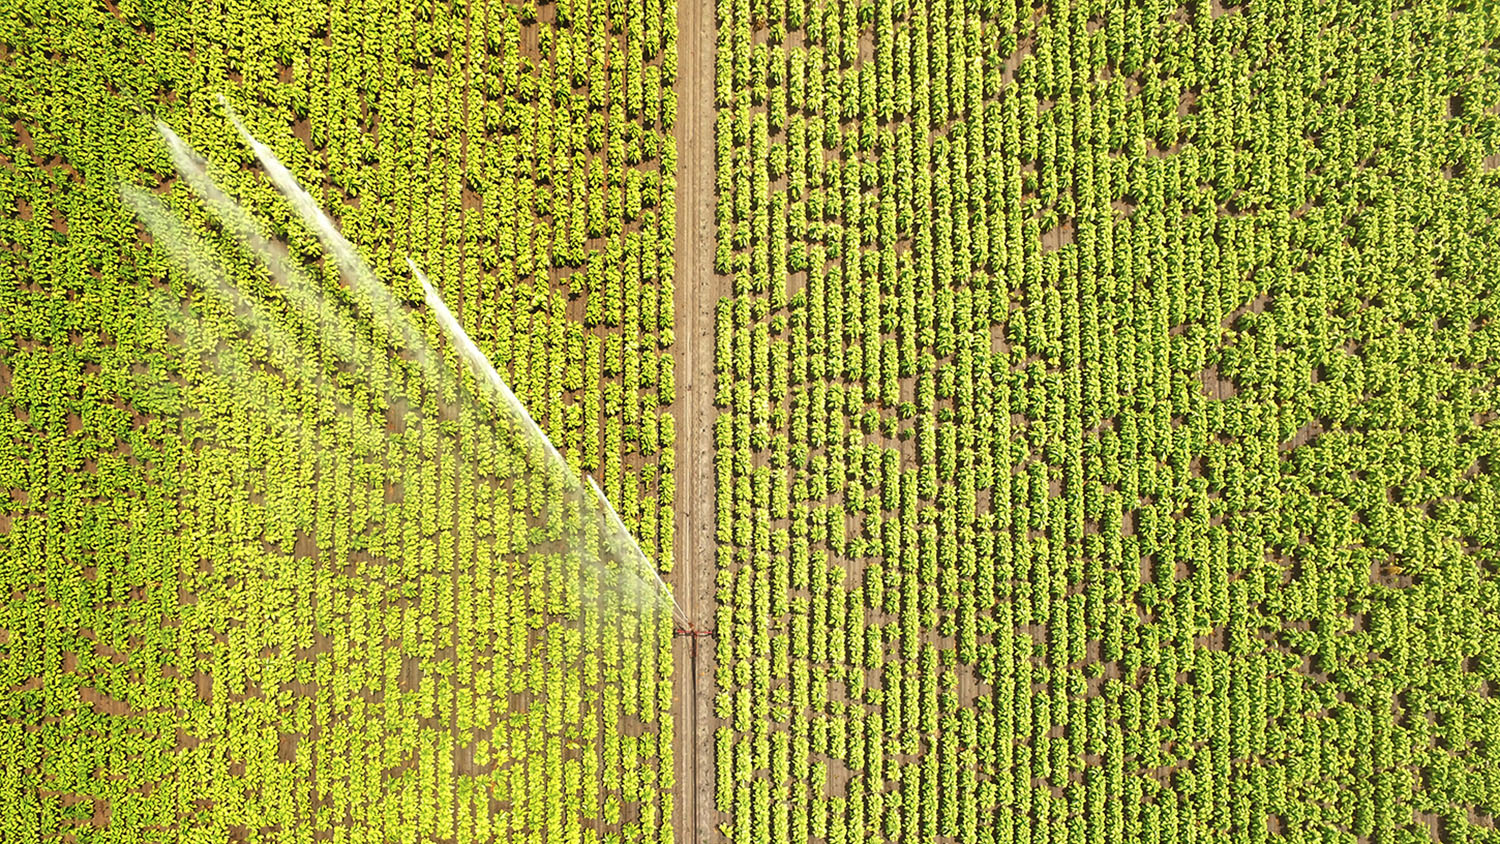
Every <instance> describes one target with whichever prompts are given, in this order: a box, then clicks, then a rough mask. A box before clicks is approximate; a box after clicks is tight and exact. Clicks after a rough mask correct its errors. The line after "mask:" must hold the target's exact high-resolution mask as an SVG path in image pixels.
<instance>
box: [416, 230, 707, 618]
mask: <svg viewBox="0 0 1500 844" xmlns="http://www.w3.org/2000/svg"><path fill="white" fill-rule="evenodd" d="M406 263H407V265H408V266H409V267H411V271H412V273H413V274H414V275H415V276H416V277H417V280H418V281H420V282H421V283H422V290H423V293H424V294H425V296H426V301H427V305H428V307H430V308H432V312H433V314H434V316H436V317H437V321H438V324H439V325H441V326H442V327H443V330H444V331H445V332H446V333H447V334H448V337H449V339H450V340H451V341H452V342H453V345H454V346H456V347H457V348H458V350H459V352H460V353H461V354H462V355H463V357H464V360H466V361H467V362H468V364H469V366H470V367H472V368H473V370H474V374H475V376H476V377H477V378H478V379H479V381H480V383H481V384H484V385H485V386H487V387H488V388H489V389H490V390H491V391H493V393H494V394H495V395H496V396H498V397H499V399H500V402H501V404H502V405H503V406H504V407H505V409H506V411H507V412H509V413H510V414H511V416H512V417H513V418H514V420H515V421H516V422H517V423H518V424H520V425H521V427H522V430H524V431H525V432H526V434H527V436H528V437H531V438H533V439H534V440H536V441H539V442H541V443H542V445H543V447H544V448H545V449H546V453H547V459H548V460H549V462H550V463H551V464H552V466H553V467H554V468H559V469H561V471H562V473H563V477H564V478H566V480H567V483H568V485H569V488H570V490H571V489H574V488H576V487H577V486H578V477H577V476H576V475H574V474H573V470H572V468H571V467H569V466H568V464H567V461H566V460H565V459H564V458H563V456H562V455H561V454H560V453H558V451H557V449H556V448H555V447H554V446H553V445H552V440H551V438H549V437H548V436H547V434H546V432H545V431H543V430H542V427H541V426H540V425H538V424H537V423H536V420H534V419H532V418H531V414H530V413H528V412H527V410H526V406H525V405H523V404H521V401H520V399H517V398H516V394H515V393H513V392H511V389H510V387H508V386H507V385H506V383H505V380H504V379H503V378H501V377H500V373H499V372H498V371H497V370H496V369H495V366H494V364H492V363H490V359H489V358H488V357H486V356H485V354H484V352H482V351H480V350H479V347H478V346H476V345H474V341H473V340H471V339H469V335H468V333H467V332H465V331H464V329H463V326H461V325H459V324H458V320H456V319H454V318H453V314H452V313H451V312H450V311H449V310H448V306H447V305H446V304H444V302H443V298H442V297H441V296H439V295H438V293H437V290H435V289H434V288H433V286H432V284H431V283H430V282H428V281H427V276H426V275H425V274H424V273H423V272H422V270H421V268H419V267H418V266H417V265H416V262H414V261H412V260H411V259H410V258H407V259H406ZM589 484H590V485H591V486H592V487H593V490H594V494H595V496H596V497H597V498H598V500H599V503H600V504H601V505H602V510H603V512H604V513H606V514H607V515H608V517H609V522H608V524H609V527H610V528H611V529H612V533H613V535H614V537H615V539H616V541H617V542H618V543H619V544H621V545H622V546H624V547H623V553H621V555H620V556H621V558H622V561H624V562H626V565H627V566H628V567H629V569H630V572H631V575H632V576H633V577H634V578H635V579H636V581H637V582H638V583H639V584H640V585H641V586H644V587H646V588H647V589H651V590H653V592H654V594H655V596H656V597H657V599H658V600H665V601H667V602H669V603H671V605H672V617H673V619H674V620H675V621H676V622H677V624H678V626H680V627H682V628H683V629H687V628H689V627H691V623H690V621H689V619H688V617H687V614H686V613H684V612H683V611H682V607H681V606H679V605H678V603H677V599H676V598H673V597H672V591H671V590H670V589H668V588H667V584H666V582H665V581H663V580H662V579H661V575H660V574H658V573H657V571H656V567H655V566H654V565H652V564H651V560H650V558H648V557H647V556H646V552H645V551H643V550H641V546H640V544H639V543H638V542H636V541H635V537H634V536H633V535H632V534H631V533H630V531H629V530H626V528H625V523H624V522H623V521H622V520H621V519H620V514H619V513H617V512H615V508H614V507H613V506H611V505H610V503H609V499H608V498H606V497H605V495H604V491H603V490H601V489H600V488H599V484H598V483H596V482H595V481H594V479H593V478H592V477H590V478H589ZM647 574H649V575H650V577H651V580H647V579H646V575H647ZM653 581H654V582H653Z"/></svg>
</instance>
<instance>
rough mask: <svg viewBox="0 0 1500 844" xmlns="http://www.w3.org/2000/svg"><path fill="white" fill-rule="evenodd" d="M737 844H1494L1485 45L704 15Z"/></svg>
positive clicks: (1301, 29)
mask: <svg viewBox="0 0 1500 844" xmlns="http://www.w3.org/2000/svg"><path fill="white" fill-rule="evenodd" d="M717 10H718V23H719V29H718V45H717V46H718V55H717V61H716V65H715V68H716V76H715V104H716V106H717V108H718V111H717V114H716V119H717V125H716V131H715V142H716V145H717V146H716V150H715V161H716V169H715V176H716V179H717V182H716V187H717V191H716V201H717V210H716V222H717V231H718V240H717V253H716V255H715V258H714V260H715V269H716V270H717V271H718V272H720V273H725V274H728V275H730V276H732V284H733V290H732V295H731V296H729V297H726V298H725V299H724V300H722V301H720V302H719V305H718V310H717V311H716V314H715V338H716V339H715V355H714V362H715V372H716V376H717V379H716V382H715V389H716V401H717V403H718V405H719V406H720V407H721V408H722V412H721V414H720V415H719V417H718V419H717V423H716V426H715V428H714V439H715V446H716V450H715V464H714V471H715V478H716V481H715V485H714V488H715V491H716V494H717V498H716V504H717V507H716V522H715V530H716V537H717V542H718V559H717V567H718V574H717V578H718V579H717V587H718V599H717V616H716V628H717V631H718V637H717V641H716V656H717V667H716V671H717V681H716V685H717V695H716V698H715V715H716V717H717V719H718V724H719V726H717V735H716V737H715V748H716V750H715V755H714V759H715V769H714V770H715V784H716V787H715V791H714V794H715V803H716V809H717V811H718V812H719V813H721V814H720V816H719V823H721V824H722V825H723V829H724V831H725V833H726V836H727V838H728V839H729V840H732V841H742V842H761V843H763V842H777V841H804V840H810V839H811V840H822V841H827V842H846V841H848V842H852V841H872V840H879V841H962V842H973V841H984V842H991V841H993V842H1006V844H1011V842H1020V843H1022V844H1042V842H1070V844H1071V842H1118V841H1150V842H1157V841H1170V842H1178V841H1211V840H1212V841H1264V840H1277V839H1281V838H1284V839H1287V840H1292V841H1324V842H1328V841H1348V842H1351V844H1353V842H1396V841H1426V840H1433V839H1434V837H1436V836H1441V840H1444V841H1464V840H1473V841H1479V840H1485V841H1493V840H1500V835H1497V833H1496V832H1495V827H1494V819H1493V813H1494V812H1495V811H1496V810H1497V809H1500V755H1497V754H1500V744H1497V742H1496V735H1497V733H1496V730H1497V728H1500V703H1497V700H1496V699H1495V697H1494V694H1495V693H1496V692H1497V689H1500V686H1497V683H1500V651H1497V650H1496V645H1495V642H1496V634H1497V633H1500V620H1497V618H1500V617H1497V615H1496V610H1497V608H1500V605H1497V597H1500V595H1497V590H1496V586H1497V581H1496V574H1497V568H1496V567H1497V565H1500V544H1497V541H1500V533H1497V528H1500V519H1497V506H1500V475H1497V471H1500V462H1497V458H1500V454H1497V446H1500V427H1497V423H1496V421H1495V417H1496V410H1497V409H1500V393H1497V385H1496V375H1497V357H1496V348H1497V347H1496V343H1497V341H1500V321H1497V308H1500V296H1497V294H1496V292H1495V291H1496V290H1497V289H1500V264H1497V262H1496V261H1495V246H1496V242H1497V235H1500V230H1497V212H1500V172H1497V166H1500V156H1497V153H1500V52H1497V51H1496V46H1497V41H1496V39H1497V36H1500V17H1497V15H1496V12H1497V10H1500V7H1497V6H1495V5H1494V4H1473V5H1468V6H1461V7H1457V8H1454V7H1450V6H1449V5H1447V4H1428V3H1420V2H1418V3H1412V4H1401V5H1398V6H1392V5H1390V4H1382V3H1300V2H1296V0H1292V2H1267V3H1260V2H1253V1H1252V2H1249V3H1246V4H1244V5H1242V6H1238V7H1229V8H1225V7H1222V6H1220V5H1219V4H1218V3H1217V2H1214V3H1212V4H1210V3H1209V2H1206V0H1205V2H1198V3H1193V4H1190V5H1189V6H1187V7H1184V8H1179V7H1177V6H1176V4H1173V3H1167V4H1160V3H1156V4H1152V3H1144V4H1141V3H1118V2H1082V3H1073V4H1069V3H1055V4H1047V5H1046V6H1045V7H1043V6H1041V5H1035V6H1034V5H1032V4H1020V5H1018V4H1016V3H1014V2H1012V1H1011V0H989V1H988V2H951V0H931V2H907V1H906V0H867V1H866V2H862V3H853V2H850V3H808V2H801V0H720V2H719V3H718V5H717Z"/></svg>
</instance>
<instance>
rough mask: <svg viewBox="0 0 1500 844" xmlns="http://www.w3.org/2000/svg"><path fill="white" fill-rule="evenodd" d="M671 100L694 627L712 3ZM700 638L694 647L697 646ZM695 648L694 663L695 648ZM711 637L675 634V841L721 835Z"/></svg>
mask: <svg viewBox="0 0 1500 844" xmlns="http://www.w3.org/2000/svg"><path fill="white" fill-rule="evenodd" d="M677 26H678V37H677V44H678V79H677V102H678V104H679V111H678V120H677V125H676V127H675V128H674V130H673V131H674V132H675V137H676V139H677V155H678V158H677V161H678V164H677V240H676V244H675V246H676V259H677V286H676V291H675V297H676V298H675V301H674V305H675V308H676V310H675V312H676V317H677V325H676V329H675V340H676V342H675V343H674V344H673V349H672V354H673V356H674V358H675V360H674V361H673V363H674V364H675V365H676V370H675V375H676V378H677V402H676V411H677V446H676V447H677V475H676V476H677V495H676V500H675V501H674V502H673V508H674V510H675V515H676V520H677V530H676V537H677V543H676V548H677V560H676V562H675V565H674V566H673V569H672V577H671V581H672V588H673V590H674V592H675V593H676V594H677V599H678V602H679V603H680V604H681V605H682V609H683V612H684V613H686V614H687V616H688V618H690V619H692V622H693V624H694V625H695V626H696V627H697V628H698V629H699V630H708V629H711V627H712V625H713V595H714V575H715V557H714V551H715V545H714V537H713V522H714V477H713V451H714V448H713V423H714V418H715V416H716V414H717V411H716V410H715V408H714V370H713V359H714V347H713V343H714V336H713V332H714V305H715V304H716V303H717V302H718V300H719V298H720V297H721V296H724V295H727V293H728V292H729V290H728V287H729V285H728V281H727V279H724V278H721V277H719V276H718V275H716V274H715V273H714V270H713V249H714V221H713V201H714V93H713V75H714V33H715V26H716V25H715V21H714V5H713V2H712V0H688V2H683V3H680V4H679V6H678V16H677ZM695 642H696V648H695V647H694V645H695ZM695 651H696V659H695V658H694V652H695ZM713 651H714V649H713V639H712V638H709V637H703V638H698V639H694V638H690V637H686V636H680V637H678V639H677V641H676V643H675V646H674V648H673V657H674V659H675V662H676V665H677V674H676V680H675V685H674V687H673V692H674V696H673V704H672V718H673V721H674V726H675V732H674V733H673V741H674V744H675V746H674V747H673V757H674V759H675V760H676V776H677V795H676V805H675V806H674V807H673V823H674V824H675V827H676V840H677V841H679V842H683V844H698V842H700V841H712V840H716V839H717V837H718V836H717V832H716V827H717V823H718V813H717V812H716V811H715V810H714V802H713V781H714V780H713V764H714V761H713V753H714V748H713V740H714V729H715V727H716V726H717V721H716V719H715V718H714V716H713V694H714V685H713V684H714V679H713V678H714V674H713V668H714V665H713Z"/></svg>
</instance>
